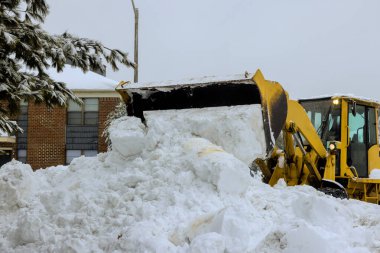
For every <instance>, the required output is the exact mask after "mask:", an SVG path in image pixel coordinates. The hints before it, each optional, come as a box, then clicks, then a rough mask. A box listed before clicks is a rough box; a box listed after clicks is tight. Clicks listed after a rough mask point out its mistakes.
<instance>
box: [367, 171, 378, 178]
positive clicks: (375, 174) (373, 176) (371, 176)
mask: <svg viewBox="0 0 380 253" xmlns="http://www.w3.org/2000/svg"><path fill="white" fill-rule="evenodd" d="M369 178H373V179H380V169H373V170H371V173H370V174H369Z"/></svg>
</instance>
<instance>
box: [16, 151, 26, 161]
mask: <svg viewBox="0 0 380 253" xmlns="http://www.w3.org/2000/svg"><path fill="white" fill-rule="evenodd" d="M17 160H19V161H20V162H22V163H26V149H19V150H17Z"/></svg>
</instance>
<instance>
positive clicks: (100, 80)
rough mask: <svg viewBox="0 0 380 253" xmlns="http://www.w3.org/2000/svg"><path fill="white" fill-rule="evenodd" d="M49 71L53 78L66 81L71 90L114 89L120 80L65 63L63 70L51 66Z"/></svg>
mask: <svg viewBox="0 0 380 253" xmlns="http://www.w3.org/2000/svg"><path fill="white" fill-rule="evenodd" d="M47 73H48V74H49V75H50V77H51V78H52V79H54V80H55V81H58V82H64V83H66V87H67V88H68V89H70V90H107V91H114V90H115V88H116V86H117V84H118V83H119V82H117V81H115V80H112V79H109V78H106V77H104V76H102V75H99V74H97V73H94V72H92V71H88V72H86V73H84V72H83V71H82V70H81V69H79V68H74V67H72V66H70V65H65V68H64V69H63V71H62V72H59V73H58V72H57V71H56V70H55V69H53V68H51V69H48V70H47Z"/></svg>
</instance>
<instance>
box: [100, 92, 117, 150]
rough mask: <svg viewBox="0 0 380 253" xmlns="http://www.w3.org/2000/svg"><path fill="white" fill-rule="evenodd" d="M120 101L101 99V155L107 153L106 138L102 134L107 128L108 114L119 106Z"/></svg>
mask: <svg viewBox="0 0 380 253" xmlns="http://www.w3.org/2000/svg"><path fill="white" fill-rule="evenodd" d="M120 101H121V100H120V98H111V97H109V98H99V142H98V151H99V153H101V152H106V151H107V144H106V142H105V138H104V137H102V133H103V131H104V128H105V122H106V120H107V116H108V114H109V113H110V112H112V111H113V110H114V109H115V107H116V105H118V104H119V103H120Z"/></svg>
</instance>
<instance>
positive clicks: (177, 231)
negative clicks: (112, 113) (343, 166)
mask: <svg viewBox="0 0 380 253" xmlns="http://www.w3.org/2000/svg"><path fill="white" fill-rule="evenodd" d="M260 115H261V114H260V108H258V107H256V108H255V107H251V108H244V107H243V108H242V109H239V108H235V110H229V111H228V113H222V112H221V111H220V112H214V111H208V110H207V109H206V110H203V113H194V112H192V111H191V110H189V111H184V112H183V111H181V113H179V112H174V113H173V112H165V113H163V114H160V115H157V114H155V113H150V114H148V115H146V119H147V125H148V127H146V126H144V125H143V124H142V123H141V121H140V120H139V119H137V118H131V117H123V118H120V119H118V120H116V121H114V123H113V125H112V127H111V135H110V137H111V139H112V141H113V151H110V152H108V153H104V154H99V155H98V156H97V157H93V158H85V157H81V158H77V159H74V160H73V162H72V163H71V164H70V165H69V166H67V167H65V166H58V167H54V168H53V167H52V168H48V169H46V170H38V171H36V172H33V171H32V170H31V168H30V167H29V166H28V165H24V164H21V163H19V162H16V161H13V162H11V163H8V164H6V165H5V166H3V167H2V168H1V170H0V231H1V235H2V237H0V252H165V253H166V252H189V253H198V252H202V253H204V252H206V253H207V252H209V253H211V252H215V253H217V252H229V253H233V252H260V253H261V252H268V253H269V252H270V253H272V252H318V253H320V252H358V253H359V252H360V253H362V252H363V253H364V252H380V208H379V206H377V205H372V204H367V203H363V202H359V201H355V200H340V199H335V198H332V197H329V196H326V195H324V194H323V193H321V192H318V191H316V190H315V189H313V188H311V187H308V186H297V187H286V186H285V184H284V182H280V183H279V184H277V185H276V186H275V187H273V188H272V187H270V186H268V185H266V184H263V183H262V182H260V180H259V179H258V177H255V178H251V177H250V175H249V169H248V166H247V164H248V163H249V162H250V156H251V155H252V156H259V155H261V154H262V151H263V146H262V143H264V141H263V137H262V136H261V135H260V132H261V131H257V129H259V128H260V126H261V125H260V124H261V123H259V122H261V119H260V120H256V119H255V117H260ZM247 126H251V127H247ZM238 158H240V159H238ZM253 158H254V157H252V159H253Z"/></svg>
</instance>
